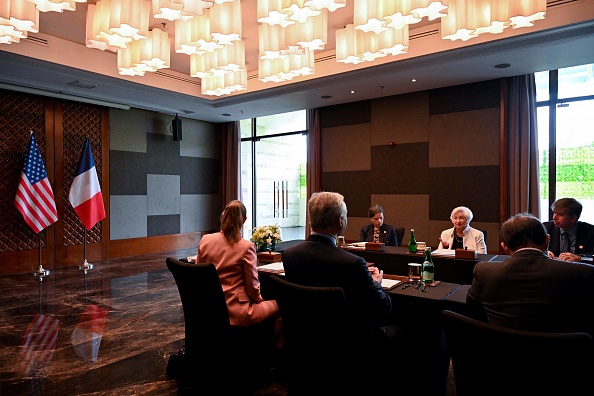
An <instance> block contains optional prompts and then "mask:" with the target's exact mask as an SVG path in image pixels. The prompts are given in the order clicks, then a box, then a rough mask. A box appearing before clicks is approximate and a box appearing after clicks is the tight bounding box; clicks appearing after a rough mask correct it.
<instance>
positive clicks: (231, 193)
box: [221, 121, 242, 207]
mask: <svg viewBox="0 0 594 396" xmlns="http://www.w3.org/2000/svg"><path fill="white" fill-rule="evenodd" d="M222 129H223V130H222V134H223V139H222V150H223V160H222V164H223V165H222V176H223V187H222V188H223V193H222V194H221V196H222V197H223V201H224V202H223V207H225V205H227V203H229V202H230V201H232V200H234V199H238V200H240V201H241V200H242V196H241V173H240V171H239V167H240V164H241V136H240V130H239V121H232V122H227V123H225V124H223V127H222Z"/></svg>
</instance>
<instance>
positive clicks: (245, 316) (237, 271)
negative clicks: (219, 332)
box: [197, 201, 280, 328]
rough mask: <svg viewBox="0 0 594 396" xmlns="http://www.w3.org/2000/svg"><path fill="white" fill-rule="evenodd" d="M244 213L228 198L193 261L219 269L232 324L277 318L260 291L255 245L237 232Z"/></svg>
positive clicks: (273, 303) (239, 204)
mask: <svg viewBox="0 0 594 396" xmlns="http://www.w3.org/2000/svg"><path fill="white" fill-rule="evenodd" d="M246 214H247V211H246V208H245V205H244V204H243V203H242V202H240V201H231V202H230V203H229V204H227V206H226V207H225V210H224V211H223V214H222V215H221V231H220V232H217V233H214V234H206V235H204V236H203V237H202V238H201V239H200V244H199V245H198V257H197V261H198V262H200V263H214V265H215V267H216V269H217V272H218V273H219V278H220V279H221V285H222V286H223V292H224V293H225V299H226V300H227V308H228V309H229V320H230V323H231V325H232V326H252V325H255V324H257V323H260V322H262V321H264V320H266V319H271V318H280V316H279V311H278V305H277V303H276V301H275V300H264V299H263V298H262V295H261V294H260V279H259V278H258V268H257V258H256V247H255V246H254V244H253V243H251V242H250V241H247V240H245V239H243V238H242V236H241V230H242V228H243V223H245V221H246V219H247V215H246ZM277 322H278V321H277ZM278 327H279V325H277V328H278Z"/></svg>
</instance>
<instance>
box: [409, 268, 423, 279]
mask: <svg viewBox="0 0 594 396" xmlns="http://www.w3.org/2000/svg"><path fill="white" fill-rule="evenodd" d="M422 272H423V264H419V263H408V280H409V281H411V282H420V281H421V275H422Z"/></svg>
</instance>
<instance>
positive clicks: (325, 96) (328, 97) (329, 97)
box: [321, 95, 332, 99]
mask: <svg viewBox="0 0 594 396" xmlns="http://www.w3.org/2000/svg"><path fill="white" fill-rule="evenodd" d="M321 98H322V99H332V96H330V95H322V96H321Z"/></svg>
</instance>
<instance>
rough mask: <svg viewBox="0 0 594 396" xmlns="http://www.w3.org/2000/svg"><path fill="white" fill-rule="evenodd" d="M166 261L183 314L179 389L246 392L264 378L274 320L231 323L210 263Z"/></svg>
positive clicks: (196, 391)
mask: <svg viewBox="0 0 594 396" xmlns="http://www.w3.org/2000/svg"><path fill="white" fill-rule="evenodd" d="M166 264H167V268H168V269H169V271H171V274H172V275H173V278H174V279H175V282H176V284H177V288H178V291H179V295H180V298H181V302H182V308H183V312H184V321H185V349H186V353H185V362H184V372H183V373H182V376H181V379H180V390H182V391H183V393H191V394H205V395H211V394H212V395H239V394H242V393H243V394H245V393H249V392H250V391H251V390H252V389H253V388H255V387H257V386H258V385H259V384H260V382H261V381H262V380H264V376H265V374H266V370H267V369H268V367H267V365H268V363H269V362H268V358H270V356H271V353H272V348H273V346H274V345H273V342H274V323H262V324H261V325H257V326H252V327H236V326H231V325H230V322H229V311H228V310H227V303H226V300H225V295H224V293H223V288H222V286H221V281H220V279H219V275H218V273H217V270H216V268H215V266H214V264H212V263H201V264H200V263H198V264H191V263H186V262H182V261H180V260H178V259H175V258H171V257H168V258H167V259H166ZM230 377H233V378H234V380H233V381H231V380H229V378H230Z"/></svg>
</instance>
